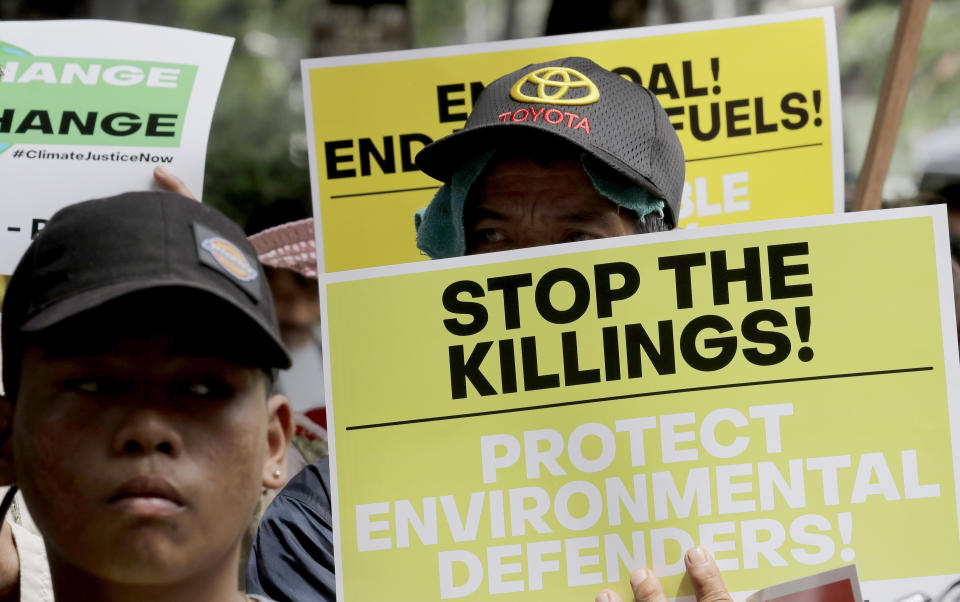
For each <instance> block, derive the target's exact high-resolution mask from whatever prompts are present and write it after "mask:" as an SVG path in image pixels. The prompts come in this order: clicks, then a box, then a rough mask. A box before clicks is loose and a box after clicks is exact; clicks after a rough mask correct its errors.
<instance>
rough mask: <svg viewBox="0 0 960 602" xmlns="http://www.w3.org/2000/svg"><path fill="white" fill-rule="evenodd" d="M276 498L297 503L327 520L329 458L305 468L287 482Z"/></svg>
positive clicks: (328, 510) (328, 505) (328, 506)
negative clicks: (318, 513) (322, 515)
mask: <svg viewBox="0 0 960 602" xmlns="http://www.w3.org/2000/svg"><path fill="white" fill-rule="evenodd" d="M277 497H278V498H284V499H288V500H294V501H297V502H299V503H301V504H304V505H306V506H309V507H310V508H311V509H313V510H314V511H317V512H321V514H325V515H326V516H327V517H328V518H329V515H330V458H322V459H320V460H317V461H316V462H314V463H313V464H308V465H307V466H305V467H304V468H303V470H301V471H300V472H298V473H297V474H296V475H294V476H293V477H292V478H291V479H290V480H289V481H288V482H287V484H286V486H284V488H283V489H282V490H280V493H278V494H277Z"/></svg>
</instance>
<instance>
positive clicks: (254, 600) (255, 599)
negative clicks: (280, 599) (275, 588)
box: [247, 594, 275, 602]
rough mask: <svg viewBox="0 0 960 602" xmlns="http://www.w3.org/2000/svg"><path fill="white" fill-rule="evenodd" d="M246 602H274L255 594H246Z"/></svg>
mask: <svg viewBox="0 0 960 602" xmlns="http://www.w3.org/2000/svg"><path fill="white" fill-rule="evenodd" d="M247 600H250V602H275V601H274V599H273V598H265V597H263V596H258V595H257V594H247Z"/></svg>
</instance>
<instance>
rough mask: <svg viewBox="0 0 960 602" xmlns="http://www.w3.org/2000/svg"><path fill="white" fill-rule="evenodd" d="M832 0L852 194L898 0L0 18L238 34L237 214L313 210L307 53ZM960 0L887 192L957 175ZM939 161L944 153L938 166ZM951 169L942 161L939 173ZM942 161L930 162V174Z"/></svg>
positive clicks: (303, 6)
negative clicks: (278, 206)
mask: <svg viewBox="0 0 960 602" xmlns="http://www.w3.org/2000/svg"><path fill="white" fill-rule="evenodd" d="M817 6H833V7H834V8H835V9H836V11H837V17H838V27H839V32H838V33H839V40H840V42H839V44H840V63H841V79H842V91H843V113H844V114H843V119H844V137H845V148H846V169H847V190H848V205H849V203H850V202H851V200H852V199H850V198H849V197H850V196H851V195H852V193H853V190H854V187H855V185H856V178H857V175H858V171H859V168H860V165H861V163H862V161H863V156H864V153H865V149H866V146H867V141H868V138H869V135H870V127H871V124H872V120H873V114H874V110H875V107H876V102H877V95H878V92H879V88H880V85H881V80H882V78H883V71H884V68H885V65H886V60H887V56H888V53H889V49H890V45H891V42H892V39H893V33H894V29H895V27H896V22H897V13H898V10H899V7H900V3H899V2H893V1H885V0H836V1H832V2H830V1H811V0H713V1H691V2H681V1H678V0H591V1H587V0H393V1H389V2H377V1H375V0H172V1H167V2H162V1H157V0H125V1H123V2H119V1H116V0H29V1H25V0H0V19H7V20H14V19H48V18H71V19H72V18H102V19H118V20H125V21H138V22H143V23H152V24H158V25H170V26H173V27H183V28H188V29H195V30H201V31H209V32H214V33H219V34H224V35H229V36H233V37H235V38H236V40H237V41H236V44H235V46H234V50H233V55H232V57H231V60H230V64H229V67H228V69H227V74H226V78H225V80H224V83H223V89H222V91H221V93H220V99H219V104H218V106H217V110H216V113H215V116H214V120H213V126H212V131H211V135H210V144H209V150H208V154H207V171H206V184H205V189H204V191H203V197H204V201H205V202H208V203H211V204H213V205H215V206H217V207H218V208H220V209H221V210H223V211H225V212H226V213H228V214H229V215H230V216H231V217H233V218H234V219H236V220H237V221H239V222H240V223H244V222H245V221H246V220H247V218H248V217H249V216H250V215H251V214H252V213H253V212H254V211H255V210H256V209H257V208H258V207H261V206H265V205H270V204H273V203H275V202H278V201H286V203H287V204H294V205H298V206H300V207H301V208H302V209H303V210H304V211H308V210H309V203H310V200H309V199H310V182H309V172H308V169H307V151H306V143H307V141H306V135H305V128H304V116H303V97H302V90H301V86H300V67H299V61H300V59H301V58H307V57H321V56H334V55H343V54H355V53H363V52H377V51H384V50H397V49H405V48H421V47H426V46H438V45H447V44H460V43H465V42H483V41H489V40H499V39H510V38H519V37H531V36H539V35H544V34H554V33H569V32H574V31H590V30H596V29H608V28H616V27H631V26H641V25H654V24H664V23H675V22H683V21H694V20H704V19H714V18H724V17H732V16H738V15H746V14H760V13H765V12H782V11H787V10H795V9H804V8H812V7H817ZM958 27H960V0H934V1H933V3H932V6H931V10H930V16H929V18H928V21H927V25H926V30H925V32H924V37H923V43H922V47H921V50H920V57H919V64H918V66H917V70H916V73H915V75H914V79H913V84H912V87H911V92H910V97H909V100H908V103H907V108H906V112H905V115H904V119H903V123H902V125H901V129H900V134H899V138H898V141H897V149H896V153H895V156H894V160H893V164H892V166H891V170H890V175H889V177H888V180H887V183H886V186H885V189H884V197H885V199H886V201H887V204H897V205H899V204H910V203H913V202H916V200H917V199H918V198H920V197H922V196H923V195H924V189H927V190H928V191H929V190H930V189H934V188H937V187H938V186H941V185H942V181H943V179H944V177H946V178H947V179H949V178H951V177H953V176H954V175H956V178H957V179H958V180H960V36H958V35H957V33H956V32H957V30H958ZM935 164H939V165H935ZM945 171H946V172H951V171H952V172H955V173H953V174H951V173H946V174H944V173H941V172H945ZM934 172H936V173H934Z"/></svg>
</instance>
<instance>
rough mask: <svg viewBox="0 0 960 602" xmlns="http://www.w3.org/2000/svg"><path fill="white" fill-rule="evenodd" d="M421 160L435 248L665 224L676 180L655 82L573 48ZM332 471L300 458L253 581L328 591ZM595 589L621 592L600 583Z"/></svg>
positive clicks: (715, 585)
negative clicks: (428, 178)
mask: <svg viewBox="0 0 960 602" xmlns="http://www.w3.org/2000/svg"><path fill="white" fill-rule="evenodd" d="M538 78H539V80H538ZM554 78H555V79H554ZM544 80H546V81H544ZM541 84H543V85H542V86H541ZM558 115H559V117H558ZM416 162H417V166H418V167H420V169H422V170H423V171H425V172H426V173H428V174H430V175H432V176H434V177H436V178H438V179H440V180H442V181H443V182H444V185H443V186H442V187H441V188H440V190H439V191H438V192H437V194H436V195H435V196H434V198H433V200H432V201H431V203H430V205H429V206H428V207H426V208H425V209H424V210H421V211H420V212H418V214H417V216H416V220H415V223H416V227H417V246H418V248H420V250H421V251H423V252H424V253H425V254H427V255H428V256H429V257H431V258H433V259H438V258H444V257H456V256H461V255H465V254H471V253H485V252H491V251H500V250H508V249H516V248H523V247H531V246H537V245H544V244H553V243H561V242H576V241H580V240H588V239H595V238H607V237H610V236H620V235H624V234H637V233H642V232H655V231H662V230H669V229H671V228H673V227H675V226H676V219H677V215H678V212H679V206H680V197H681V193H682V191H683V181H684V159H683V150H682V148H681V146H680V141H679V139H678V138H677V135H676V132H675V131H674V129H673V127H672V126H671V124H670V120H669V118H668V117H667V114H666V112H665V111H664V110H663V108H662V107H661V106H660V104H659V102H658V101H657V99H656V97H655V96H654V95H653V93H651V92H650V91H649V90H647V89H646V88H644V87H642V86H640V85H638V84H635V83H633V82H630V81H628V80H626V79H624V78H622V77H620V76H619V75H617V74H615V73H612V72H610V71H607V70H605V69H603V68H601V67H600V66H598V65H596V64H595V63H593V62H592V61H590V60H589V59H585V58H576V57H575V58H566V59H560V60H555V61H550V62H547V63H540V64H536V65H529V66H527V67H524V68H523V69H520V70H518V71H515V72H513V73H511V74H509V75H506V76H504V77H501V78H499V79H498V80H496V81H495V82H493V83H492V84H491V85H490V86H488V87H487V88H486V89H485V90H484V91H483V93H482V94H481V95H480V97H479V98H478V100H477V103H476V105H475V106H474V109H473V111H472V113H471V114H470V116H469V118H468V119H467V123H466V125H465V127H464V128H463V129H462V130H460V131H459V132H456V133H454V134H452V135H450V136H447V137H445V138H442V139H440V140H438V141H436V142H434V143H432V144H430V145H428V146H427V147H425V148H424V149H423V150H422V151H421V152H420V154H419V155H418V156H417V159H416ZM329 471H330V467H329V462H328V459H324V460H321V461H319V462H317V463H315V464H313V465H311V466H308V467H307V468H306V469H304V470H303V471H301V472H300V473H299V474H298V475H297V476H296V477H294V478H293V479H291V481H290V483H288V484H287V486H286V487H285V488H284V489H283V490H282V491H281V492H280V494H278V496H277V498H276V499H275V500H274V502H273V503H272V504H271V505H270V507H269V508H268V509H267V512H266V513H265V515H264V517H263V520H262V521H261V524H260V529H259V531H258V534H257V539H256V541H255V543H254V549H253V552H252V554H251V557H250V564H249V567H248V571H247V585H248V588H249V591H254V592H260V593H264V594H266V595H269V596H271V597H273V598H275V599H276V600H279V601H287V600H289V601H300V600H327V601H333V600H335V598H336V596H335V591H336V579H335V576H334V558H333V529H332V527H333V517H332V514H331V502H330V499H331V498H330V472H329ZM685 558H686V562H687V568H688V571H689V575H690V578H691V582H692V583H693V584H694V587H695V589H696V591H697V598H698V600H704V601H706V600H709V601H710V602H723V601H724V600H730V597H729V594H727V592H726V590H725V589H724V587H723V582H722V580H721V578H720V576H719V571H718V569H717V566H716V563H715V562H714V561H713V559H712V557H711V556H710V554H709V553H708V552H706V551H704V550H702V549H700V548H694V549H693V550H691V551H689V552H688V553H687V556H686V557H685ZM631 579H632V581H631V582H632V584H633V589H634V598H635V600H636V602H660V601H661V600H666V597H665V596H664V594H663V590H662V588H661V587H660V585H659V582H658V581H657V579H656V577H655V576H653V574H652V573H651V572H649V571H648V570H646V569H638V570H637V571H635V572H634V573H633V575H632V576H631ZM597 600H598V602H617V601H618V600H619V598H618V597H617V596H616V594H613V593H612V592H610V591H608V590H605V591H603V592H601V593H600V594H598V596H597Z"/></svg>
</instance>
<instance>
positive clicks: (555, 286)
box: [321, 207, 960, 602]
mask: <svg viewBox="0 0 960 602" xmlns="http://www.w3.org/2000/svg"><path fill="white" fill-rule="evenodd" d="M948 249H949V246H948V236H947V228H946V214H945V211H944V209H943V208H942V207H924V208H912V209H903V210H896V211H885V212H869V213H858V214H847V215H833V216H816V217H806V218H794V219H790V220H778V221H772V222H763V223H757V224H736V225H727V226H717V227H716V228H709V229H701V230H687V231H680V232H669V233H658V234H644V235H639V236H633V237H623V238H614V239H604V240H598V241H590V242H585V243H577V245H557V246H551V247H539V248H534V249H525V250H519V251H513V252H509V253H502V254H496V255H495V256H482V255H477V256H470V257H464V258H457V259H450V260H439V261H433V262H427V263H418V264H405V265H398V266H391V267H379V268H371V269H368V270H359V271H356V272H344V273H338V274H327V275H326V276H324V277H323V278H322V279H321V280H322V286H321V297H322V302H323V306H324V312H325V315H324V320H323V324H324V328H325V331H324V336H325V340H324V349H327V350H329V353H328V354H327V355H326V358H325V359H326V361H327V362H328V363H327V365H326V371H325V373H326V374H327V375H328V380H327V383H326V386H327V391H326V393H327V404H328V406H327V407H328V411H329V412H330V413H329V414H328V418H329V419H330V422H329V426H330V431H331V435H332V436H331V450H332V458H333V463H332V482H333V483H334V490H333V493H334V498H333V499H334V517H335V518H334V519H335V521H336V528H335V533H336V541H337V542H338V548H337V554H336V557H337V562H338V565H337V579H338V595H339V596H340V597H339V598H338V599H339V600H347V601H360V600H377V599H385V598H390V597H396V596H395V594H396V592H402V593H403V596H402V597H403V598H404V599H410V600H428V599H430V600H434V599H455V598H464V599H468V600H501V599H503V600H551V601H571V602H573V601H582V600H589V599H591V596H592V595H593V594H595V593H596V591H598V589H599V588H600V587H608V586H609V587H613V588H617V589H619V591H620V592H621V594H622V595H623V596H624V599H628V597H627V596H628V594H629V589H628V588H629V586H628V583H627V575H628V573H629V571H630V570H631V569H633V568H636V567H638V566H643V565H647V566H651V567H653V569H654V570H655V571H656V572H657V574H658V575H660V576H662V578H663V582H664V584H665V587H666V590H667V591H668V592H669V593H670V595H678V594H679V595H684V594H690V593H691V590H690V588H689V583H688V582H686V581H682V579H681V577H682V575H681V573H682V570H683V563H682V558H681V553H682V551H683V550H684V549H686V548H689V547H690V546H692V545H694V544H695V543H700V544H702V545H704V546H706V547H708V548H710V549H711V550H712V551H713V553H714V555H715V556H716V558H717V561H718V564H719V566H720V568H721V569H722V570H723V572H724V577H725V579H726V582H727V584H728V586H729V587H730V589H731V590H732V591H736V592H741V593H742V595H741V596H740V597H739V598H738V599H742V596H743V595H746V593H749V592H752V591H755V590H757V589H760V588H762V587H765V586H768V585H770V584H774V583H779V582H783V581H787V580H792V579H797V578H800V577H804V576H807V575H810V574H813V573H818V572H823V571H825V570H829V569H833V568H837V567H839V566H841V565H846V564H850V563H856V564H857V567H858V570H859V573H860V578H861V580H862V581H863V582H865V585H864V598H865V599H891V597H892V596H893V595H894V594H895V593H896V592H897V591H898V588H900V591H904V590H906V591H915V590H927V591H937V590H939V589H940V588H942V587H943V585H944V583H945V582H946V581H947V580H949V577H948V576H949V575H954V574H955V573H957V565H956V558H958V557H960V537H958V534H960V531H958V504H957V486H956V481H955V476H954V475H955V474H956V466H957V458H958V453H957V452H958V446H957V441H956V439H955V434H956V433H960V425H958V420H960V414H958V408H957V405H956V404H957V399H956V392H957V391H958V390H960V389H958V385H960V380H958V372H960V367H958V361H957V335H956V329H955V322H954V309H953V298H952V294H951V290H952V288H951V275H950V257H949V251H948ZM864 257H868V258H870V259H869V261H865V260H864V259H863V258H864Z"/></svg>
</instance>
